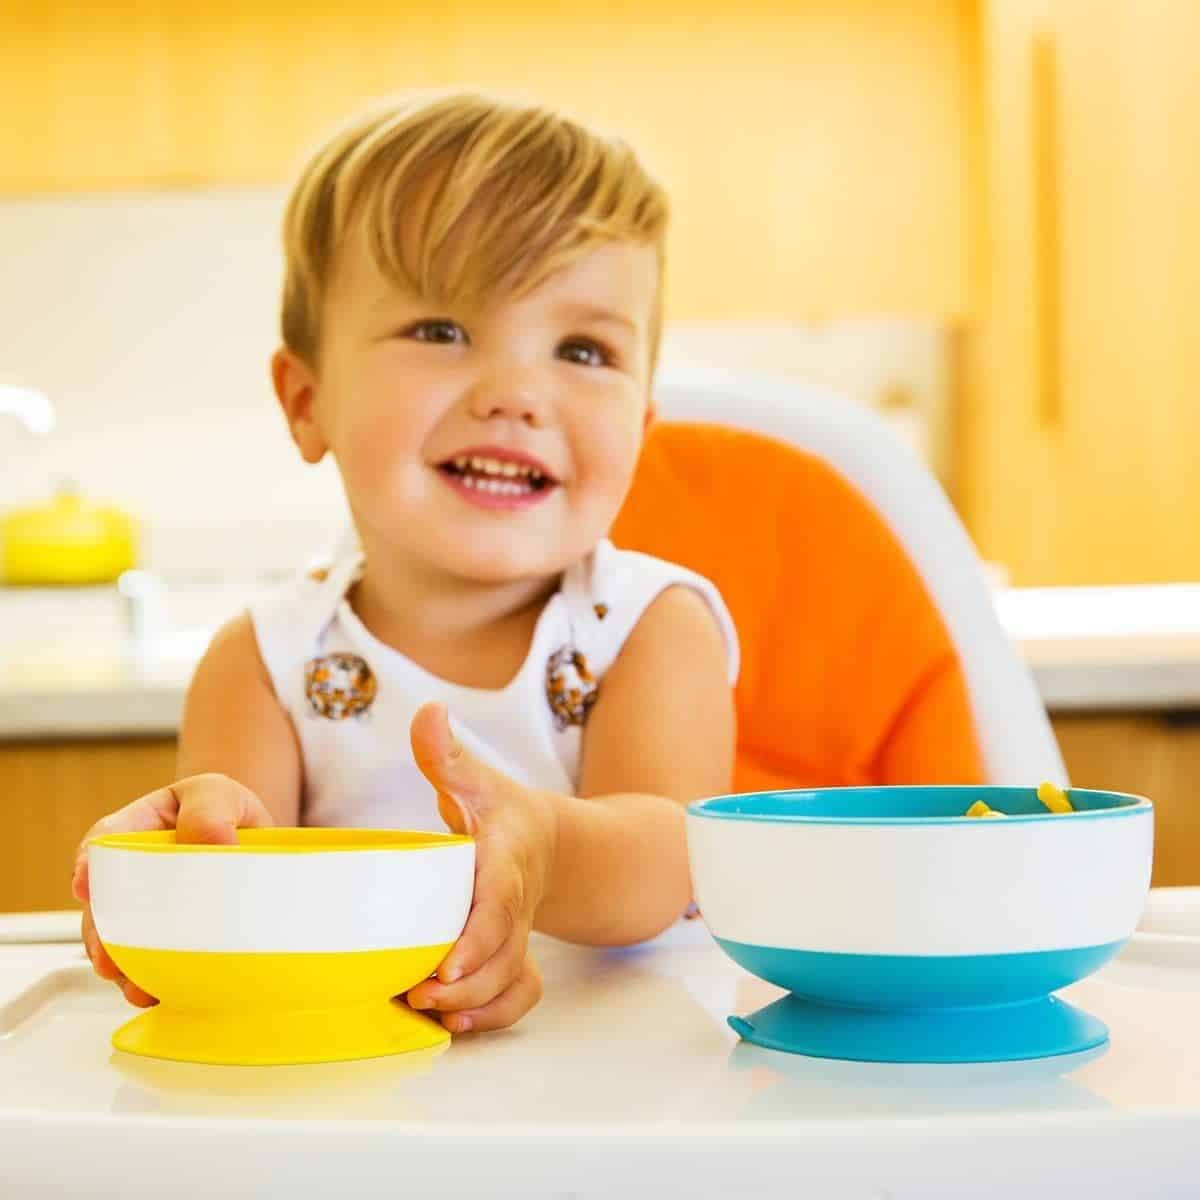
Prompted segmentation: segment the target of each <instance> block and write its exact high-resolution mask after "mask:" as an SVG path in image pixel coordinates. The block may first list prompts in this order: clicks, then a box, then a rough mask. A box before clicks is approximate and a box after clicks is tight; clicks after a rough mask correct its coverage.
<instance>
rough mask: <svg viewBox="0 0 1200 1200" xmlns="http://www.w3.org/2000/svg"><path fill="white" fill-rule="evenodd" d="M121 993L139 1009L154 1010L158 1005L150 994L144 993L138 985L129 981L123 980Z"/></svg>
mask: <svg viewBox="0 0 1200 1200" xmlns="http://www.w3.org/2000/svg"><path fill="white" fill-rule="evenodd" d="M121 991H122V992H123V993H124V996H125V999H126V1000H128V1001H129V1003H130V1004H133V1005H136V1006H137V1007H138V1008H153V1007H154V1005H156V1004H157V1003H158V1001H157V1000H155V998H154V997H153V996H151V995H150V993H149V992H143V991H142V989H141V988H140V987H138V985H137V984H136V983H131V982H130V981H129V980H128V979H122V981H121Z"/></svg>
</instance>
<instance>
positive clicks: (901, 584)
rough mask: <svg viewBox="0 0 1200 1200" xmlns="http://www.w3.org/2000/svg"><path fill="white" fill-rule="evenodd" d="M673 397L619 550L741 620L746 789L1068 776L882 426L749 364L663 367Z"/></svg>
mask: <svg viewBox="0 0 1200 1200" xmlns="http://www.w3.org/2000/svg"><path fill="white" fill-rule="evenodd" d="M655 396H656V408H657V416H656V421H655V423H654V425H653V426H652V427H651V430H650V432H649V435H648V439H647V443H646V446H645V449H644V451H643V455H642V460H641V463H640V465H639V468H638V472H637V476H636V478H635V480H634V484H633V487H632V489H631V491H630V494H629V496H628V498H627V500H626V502H625V506H624V508H623V509H622V512H621V515H620V517H619V519H618V521H617V524H616V527H615V529H614V531H613V541H614V542H616V544H617V545H619V546H624V547H626V548H629V549H634V550H642V551H645V552H646V553H649V554H655V555H658V556H660V557H663V558H667V559H671V560H673V561H675V562H678V563H680V564H681V565H684V566H687V567H690V568H692V569H693V570H696V571H699V572H700V573H701V574H703V575H705V576H707V577H708V578H709V579H711V580H712V581H713V582H714V583H715V584H716V585H717V587H718V588H719V589H720V591H721V592H722V594H723V595H724V597H725V600H726V602H727V603H728V605H729V607H730V610H731V611H732V614H733V618H734V622H735V624H736V626H737V629H738V634H739V637H740V639H741V648H742V670H741V676H740V678H739V681H738V685H737V693H736V701H737V711H738V747H737V763H736V769H735V777H734V784H735V788H736V789H737V790H739V791H750V790H765V789H771V788H780V787H804V786H813V787H818V786H826V787H829V786H842V785H846V786H849V785H856V784H891V783H896V784H899V783H970V782H986V783H995V784H1013V785H1019V786H1024V785H1030V784H1036V783H1038V782H1040V781H1041V780H1046V779H1048V780H1052V781H1054V782H1057V783H1062V784H1065V783H1066V782H1067V775H1066V769H1065V767H1064V765H1063V760H1062V757H1061V755H1060V754H1059V750H1058V745H1057V743H1056V741H1055V738H1054V733H1053V731H1052V729H1051V727H1050V722H1049V720H1048V718H1047V716H1046V711H1045V708H1044V706H1043V705H1042V702H1041V699H1040V697H1039V695H1038V693H1037V689H1036V687H1035V685H1034V682H1033V679H1032V676H1031V675H1030V672H1029V670H1028V669H1027V667H1026V666H1025V665H1024V663H1023V662H1022V661H1021V659H1020V657H1019V656H1018V653H1017V651H1016V649H1015V647H1014V646H1013V644H1012V642H1011V641H1010V639H1009V638H1008V636H1007V634H1006V633H1005V632H1004V630H1003V628H1002V627H1001V625H1000V623H999V620H998V619H997V616H996V613H995V609H994V607H993V604H992V600H991V596H990V594H989V589H988V585H987V582H986V580H985V578H984V574H983V570H982V565H981V563H980V561H979V558H978V556H977V554H976V552H975V550H974V548H973V546H972V544H971V541H970V539H969V538H968V536H967V533H966V531H965V530H964V528H963V526H962V524H961V522H960V521H959V519H958V517H957V516H956V515H955V512H954V510H953V508H952V507H951V506H950V504H949V502H948V500H947V499H946V496H945V494H944V493H943V491H942V489H941V487H940V486H939V485H938V483H937V481H936V480H935V479H934V477H933V476H932V474H931V473H930V472H929V471H928V470H927V469H926V468H925V466H924V465H923V464H922V463H921V461H920V460H919V459H918V457H917V456H916V455H915V454H914V453H913V452H912V451H911V450H910V449H909V447H908V446H907V445H906V444H905V443H904V442H903V440H902V439H901V438H900V437H899V436H898V435H897V434H896V433H895V432H894V431H893V430H892V429H891V428H890V427H889V425H888V424H887V422H886V421H885V420H884V419H883V418H882V417H880V416H879V415H877V414H876V413H874V412H872V411H870V410H868V409H866V408H864V407H863V406H861V405H858V404H854V403H852V402H850V401H847V400H845V399H842V398H839V397H837V396H833V395H830V394H828V393H826V392H823V391H821V390H819V389H815V388H810V387H806V386H800V385H797V384H794V383H789V382H785V381H782V380H776V379H769V378H764V377H762V376H758V375H754V374H751V373H747V372H743V371H736V372H734V371H725V370H715V369H704V368H688V369H683V370H673V371H664V373H663V374H662V375H661V376H660V378H659V382H658V385H657V387H656V390H655Z"/></svg>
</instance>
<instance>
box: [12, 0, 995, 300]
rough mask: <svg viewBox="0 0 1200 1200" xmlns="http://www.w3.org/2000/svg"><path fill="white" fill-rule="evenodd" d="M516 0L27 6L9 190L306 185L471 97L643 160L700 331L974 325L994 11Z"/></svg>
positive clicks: (883, 2)
mask: <svg viewBox="0 0 1200 1200" xmlns="http://www.w3.org/2000/svg"><path fill="white" fill-rule="evenodd" d="M500 7H501V6H499V5H496V4H495V3H494V2H493V3H489V2H487V0H446V2H444V3H440V4H437V5H431V4H425V3H423V4H412V3H409V4H404V3H383V2H382V0H343V2H341V3H332V4H316V3H312V4H307V5H304V4H299V3H297V2H296V0H290V2H287V3H284V2H280V0H214V2H211V3H206V4H202V5H197V4H195V2H194V0H119V2H117V0H113V2H108V0H39V3H36V4H30V5H12V6H10V8H9V11H8V15H6V16H5V18H4V22H5V26H6V27H5V28H4V29H3V37H0V73H2V74H3V77H4V79H5V91H6V94H7V95H9V96H16V97H20V98H21V103H20V104H19V105H18V106H17V107H16V108H15V109H14V108H12V107H10V108H9V109H8V112H7V113H6V118H5V122H4V126H3V129H4V132H3V133H0V137H2V138H3V143H2V145H0V149H2V153H0V192H29V191H40V190H51V191H62V190H78V189H98V188H113V187H116V188H128V187H142V186H153V187H160V186H169V187H173V186H188V185H194V184H207V183H215V182H250V181H254V182H261V181H266V180H276V179H282V178H285V177H286V176H287V174H288V173H289V171H290V170H291V169H292V168H293V167H294V165H295V163H296V160H297V156H298V155H299V154H300V153H301V152H302V150H303V148H304V147H306V146H307V145H309V144H310V143H311V142H312V141H313V139H314V138H315V137H317V136H319V134H320V133H321V132H322V131H323V130H324V129H325V128H327V127H328V126H329V124H330V122H332V121H335V120H337V119H340V118H341V117H342V116H343V115H345V114H346V113H348V112H350V111H352V110H353V109H354V108H355V107H356V106H357V105H358V104H360V103H361V102H362V101H363V100H364V99H367V98H370V97H373V96H377V95H380V94H383V93H386V92H389V91H393V90H396V89H398V88H403V87H410V86H428V85H445V84H457V83H467V84H474V85H481V86H485V87H489V88H496V89H500V90H504V91H508V92H517V93H519V94H522V95H525V96H529V97H531V98H536V99H543V100H548V101H550V102H552V103H556V104H559V105H561V106H564V107H566V108H568V109H570V110H572V111H574V112H575V113H577V114H578V115H580V116H582V117H584V118H586V119H588V120H591V121H594V122H596V123H598V124H601V125H603V126H605V127H607V128H609V129H611V130H613V131H616V132H620V133H622V134H624V135H625V136H627V137H628V138H629V139H630V140H631V141H632V142H633V143H634V144H635V145H636V146H638V147H639V148H640V149H641V150H642V151H643V153H644V155H645V157H646V158H647V159H648V160H649V162H650V164H651V166H652V167H653V168H654V169H656V170H657V172H658V173H659V175H660V176H661V177H662V178H663V180H664V182H665V183H666V184H667V186H668V187H669V189H670V191H671V194H672V196H673V199H674V205H675V226H674V234H673V240H672V254H673V258H672V268H671V270H672V274H671V296H670V306H671V315H672V316H674V317H676V318H727V317H744V318H753V317H764V318H765V317H781V318H791V319H810V318H822V317H827V316H844V315H855V314H865V313H869V314H874V315H879V314H904V315H914V316H930V317H940V318H949V319H957V318H961V317H963V316H964V315H965V314H966V313H967V311H968V308H969V296H970V292H971V286H970V278H969V276H970V254H969V235H968V201H969V193H970V183H971V181H970V170H969V162H970V156H969V147H968V123H969V107H970V106H969V104H968V103H967V101H968V98H969V89H970V87H971V86H972V84H971V80H970V78H969V74H970V73H969V63H970V54H971V41H972V37H973V34H974V27H973V22H974V8H975V6H974V3H973V2H972V0H827V2H825V3H815V2H809V3H775V4H771V3H766V2H763V0H751V2H750V3H740V4H735V3H729V2H724V3H722V2H711V3H703V2H702V0H692V2H691V3H682V2H678V0H660V2H659V3H647V0H635V2H629V0H615V2H613V3H605V4H595V5H587V6H574V5H569V4H563V3H561V2H560V3H550V2H547V0H514V2H513V3H510V4H505V5H504V6H503V15H502V16H499V15H497V12H496V11H495V10H496V9H498V8H500Z"/></svg>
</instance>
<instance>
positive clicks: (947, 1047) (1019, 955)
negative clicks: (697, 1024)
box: [687, 787, 1153, 1062]
mask: <svg viewBox="0 0 1200 1200" xmlns="http://www.w3.org/2000/svg"><path fill="white" fill-rule="evenodd" d="M1069 796H1070V799H1071V802H1072V804H1073V805H1074V808H1075V810H1076V811H1074V812H1071V813H1064V814H1057V813H1051V812H1048V811H1047V810H1046V809H1045V808H1044V807H1043V806H1042V804H1041V803H1040V801H1039V800H1038V799H1037V794H1036V792H1035V791H1034V790H1033V789H1031V788H1030V789H1023V788H1001V787H890V788H831V789H818V790H797V791H782V792H759V793H752V794H745V795H736V796H722V797H719V798H716V799H712V800H705V801H701V802H698V803H696V804H693V805H691V806H690V807H689V809H688V817H687V835H688V847H689V853H690V856H691V867H692V877H693V882H694V885H695V889H696V899H697V902H698V904H699V907H700V910H701V913H702V914H703V916H704V919H705V921H706V923H707V925H708V927H709V929H710V931H711V932H712V934H713V936H714V937H715V938H716V940H717V942H718V944H719V945H720V946H721V948H722V949H723V950H724V951H725V952H726V953H727V954H728V955H729V956H730V957H731V958H732V959H734V961H736V962H737V963H739V964H740V965H741V966H742V967H744V968H745V969H746V970H748V971H750V972H751V973H752V974H754V975H757V976H759V977H760V978H762V979H765V980H767V981H768V982H770V983H773V984H776V985H778V986H779V987H781V988H784V989H786V990H787V991H788V992H789V993H790V994H791V995H790V997H788V998H785V1000H784V1002H782V1003H780V1004H777V1005H772V1006H768V1009H764V1010H762V1011H761V1012H760V1013H757V1014H754V1015H752V1016H751V1017H748V1018H745V1017H735V1018H731V1023H732V1024H733V1025H734V1028H735V1029H737V1030H738V1032H739V1033H740V1034H741V1035H742V1036H743V1037H745V1038H747V1039H748V1040H751V1041H756V1042H758V1043H759V1044H762V1045H770V1046H772V1047H773V1048H775V1049H788V1050H793V1051H798V1052H802V1053H811V1054H819V1055H823V1056H825V1057H833V1058H855V1059H867V1060H885V1061H922V1062H957V1061H988V1060H993V1059H1014V1058H1031V1057H1041V1056H1043V1055H1046V1054H1061V1053H1069V1052H1072V1051H1074V1050H1080V1049H1086V1048H1088V1047H1089V1046H1094V1045H1097V1044H1099V1043H1100V1042H1103V1041H1104V1040H1105V1038H1106V1037H1107V1031H1106V1030H1105V1029H1104V1027H1103V1026H1102V1025H1101V1024H1100V1022H1098V1021H1096V1020H1095V1018H1092V1017H1090V1016H1088V1015H1087V1014H1084V1013H1079V1012H1078V1010H1076V1009H1073V1008H1072V1007H1071V1006H1069V1005H1066V1004H1064V1003H1063V1002H1061V1001H1059V1000H1057V999H1052V998H1051V997H1050V993H1052V992H1054V991H1056V990H1057V989H1059V988H1062V987H1065V986H1066V985H1067V984H1070V983H1072V982H1074V981H1076V980H1079V979H1081V978H1083V977H1084V976H1086V975H1088V974H1090V973H1091V972H1092V971H1095V970H1096V969H1097V968H1098V967H1099V966H1101V965H1102V964H1103V963H1104V962H1106V961H1107V960H1108V959H1109V958H1111V957H1112V956H1113V955H1114V954H1115V953H1116V951H1117V950H1118V949H1119V947H1120V946H1121V944H1122V943H1123V942H1124V941H1125V939H1126V938H1128V937H1129V935H1130V934H1131V933H1132V932H1133V929H1134V927H1135V925H1136V924H1137V920H1138V916H1139V914H1140V913H1141V911H1142V907H1143V904H1144V902H1145V899H1146V894H1147V892H1148V890H1149V886H1150V867H1151V855H1152V843H1153V810H1152V807H1151V804H1150V802H1149V801H1148V800H1146V799H1144V798H1143V797H1138V796H1130V795H1123V794H1120V793H1115V792H1097V791H1085V790H1081V789H1073V790H1071V791H1070V793H1069ZM977 800H983V801H985V802H986V803H987V805H988V806H989V807H990V808H993V809H995V810H997V811H999V812H1001V813H1004V814H1005V817H1004V819H989V818H976V817H967V816H965V815H964V814H965V812H966V810H967V808H969V807H970V806H971V805H972V804H973V803H974V802H975V801H977ZM1076 1017H1078V1019H1076Z"/></svg>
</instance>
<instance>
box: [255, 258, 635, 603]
mask: <svg viewBox="0 0 1200 1200" xmlns="http://www.w3.org/2000/svg"><path fill="white" fill-rule="evenodd" d="M657 286H658V268H657V259H656V254H655V251H654V250H653V249H652V248H650V247H643V246H636V245H632V244H628V243H612V244H608V245H604V246H601V247H599V248H597V249H595V250H593V251H591V252H589V253H588V254H587V255H586V256H585V257H583V258H581V259H579V260H577V261H576V262H574V263H572V264H571V265H569V266H567V267H565V268H563V269H562V270H561V271H559V272H558V273H556V274H555V275H553V276H551V277H550V278H549V279H547V280H545V281H544V282H543V283H542V284H540V285H539V286H538V287H537V288H536V289H535V290H534V291H532V292H530V293H528V294H527V295H524V296H522V297H520V298H519V299H512V298H505V297H496V298H493V299H491V300H489V301H486V302H484V303H483V304H482V305H481V306H480V307H478V308H476V309H473V310H471V311H466V310H461V311H449V310H447V309H446V308H444V307H438V306H436V305H433V304H430V303H427V302H424V301H422V300H421V299H420V298H418V297H415V296H412V295H408V294H406V293H405V292H404V291H402V290H400V289H397V288H396V287H395V285H393V284H391V283H390V282H388V281H387V280H386V279H385V278H384V277H383V276H382V275H381V274H380V273H379V272H378V270H377V269H376V268H375V266H374V264H373V262H372V261H371V258H370V256H369V255H368V253H367V252H366V249H365V246H364V245H363V243H362V240H361V239H354V240H353V244H349V245H347V247H346V248H345V249H344V250H343V252H342V254H341V258H340V261H339V263H338V267H337V270H336V271H335V275H334V278H333V280H332V282H331V286H330V289H329V294H328V297H327V301H326V308H325V320H324V331H323V340H322V347H321V362H320V367H319V369H317V370H316V371H312V370H310V369H309V368H308V367H307V366H306V365H305V364H303V363H302V362H300V360H298V359H296V358H295V356H294V355H291V354H290V353H289V352H288V351H281V352H280V353H279V355H277V356H276V361H275V382H276V389H277V391H278V392H279V395H280V399H281V401H282V402H283V404H284V408H285V411H286V412H287V415H288V419H289V423H290V424H291V427H292V433H293V436H294V437H295V439H296V441H297V444H298V445H299V446H300V448H301V451H302V452H303V453H304V456H305V458H307V459H309V460H310V461H315V460H316V459H319V458H320V457H321V455H322V454H324V453H325V451H326V450H329V451H331V452H332V453H333V455H334V457H335V458H336V459H337V462H338V466H339V469H340V471H341V474H342V478H343V482H344V485H345V488H346V493H347V496H348V498H349V502H350V507H351V509H352V511H353V513H354V518H355V523H356V525H357V527H358V531H359V535H360V537H361V538H362V540H363V545H364V548H365V550H366V552H367V555H368V558H371V557H375V558H377V559H379V560H380V561H387V562H392V563H395V562H397V561H405V562H408V563H411V564H412V565H414V566H419V567H423V568H426V569H429V568H432V569H435V570H438V571H441V572H446V573H449V574H452V575H454V576H456V577H459V578H463V579H469V580H474V581H481V582H502V581H504V582H506V581H510V580H517V579H526V578H534V577H545V576H550V575H553V574H556V573H558V572H560V571H562V570H563V569H564V568H565V567H567V566H568V565H569V564H571V563H572V562H574V561H577V560H578V559H580V558H581V557H583V556H584V555H585V554H586V553H587V552H588V551H589V550H591V548H592V547H593V546H594V545H595V544H596V542H597V541H598V540H600V539H601V538H602V537H604V536H605V534H606V533H607V532H608V529H609V527H610V525H611V524H612V522H613V520H614V518H615V517H616V514H617V511H618V509H619V508H620V505H621V502H622V500H623V499H624V496H625V492H626V490H627V488H628V486H629V483H630V480H631V478H632V475H633V470H634V466H635V464H636V461H637V456H638V452H639V450H640V447H641V440H642V433H643V430H644V428H645V424H646V420H647V415H648V410H647V404H648V394H649V375H650V365H649V332H648V331H649V326H650V321H651V312H652V308H653V305H654V300H655V293H656V289H657Z"/></svg>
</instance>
